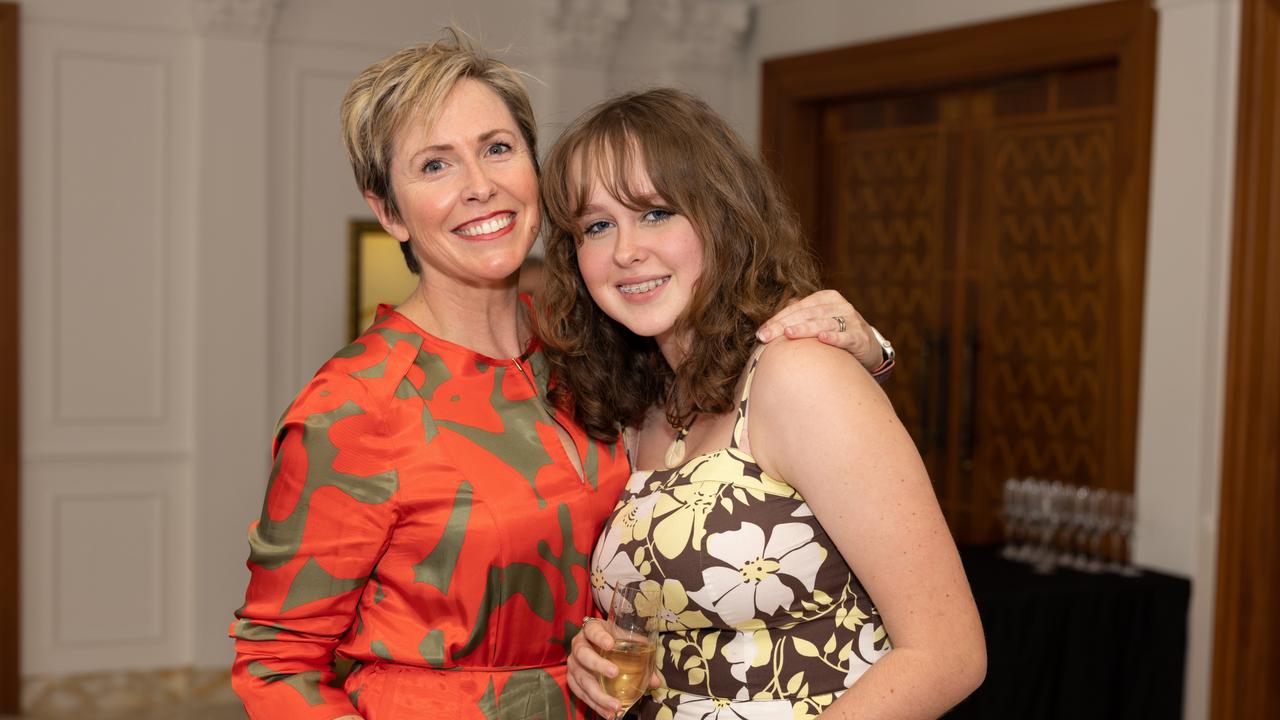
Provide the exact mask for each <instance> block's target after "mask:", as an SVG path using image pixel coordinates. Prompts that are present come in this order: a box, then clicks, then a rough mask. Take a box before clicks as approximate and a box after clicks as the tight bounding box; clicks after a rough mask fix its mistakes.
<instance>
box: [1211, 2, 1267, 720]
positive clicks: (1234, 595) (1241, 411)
mask: <svg viewBox="0 0 1280 720" xmlns="http://www.w3.org/2000/svg"><path fill="white" fill-rule="evenodd" d="M1243 6H1244V7H1243V15H1242V23H1241V29H1242V36H1241V44H1240V85H1239V87H1240V95H1239V115H1238V118H1237V123H1238V124H1237V132H1236V142H1237V146H1236V181H1235V193H1236V198H1235V228H1234V234H1235V242H1234V245H1235V247H1234V251H1233V257H1232V261H1231V321H1230V331H1229V335H1228V344H1227V384H1226V407H1225V423H1224V428H1223V449H1222V455H1223V458H1222V496H1221V503H1220V505H1221V516H1220V517H1219V519H1218V528H1219V535H1218V587H1217V602H1216V606H1215V613H1216V618H1215V624H1214V636H1213V638H1214V646H1213V694H1212V700H1211V704H1210V713H1211V715H1210V717H1212V718H1213V720H1234V719H1235V718H1274V717H1280V685H1277V684H1276V678H1277V677H1280V551H1277V548H1280V371H1277V369H1276V368H1277V367H1278V366H1280V363H1278V362H1277V360H1276V358H1277V357H1278V356H1280V0H1245V2H1244V3H1243Z"/></svg>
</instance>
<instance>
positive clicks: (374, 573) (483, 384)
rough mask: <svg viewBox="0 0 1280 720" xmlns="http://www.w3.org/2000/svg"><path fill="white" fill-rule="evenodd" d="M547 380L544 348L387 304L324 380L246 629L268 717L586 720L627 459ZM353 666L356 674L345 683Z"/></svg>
mask: <svg viewBox="0 0 1280 720" xmlns="http://www.w3.org/2000/svg"><path fill="white" fill-rule="evenodd" d="M547 374H548V368H547V366H546V364H545V361H544V358H543V356H542V354H541V352H540V351H539V350H538V348H537V345H536V341H534V342H533V343H531V346H530V348H529V351H528V352H527V353H526V355H524V356H522V357H521V358H514V359H493V358H488V357H484V356H482V355H479V354H477V353H475V352H473V351H471V350H468V349H466V348H463V347H460V346H457V345H454V344H452V343H449V342H446V341H444V340H440V339H438V338H435V337H432V336H430V335H428V334H426V333H425V332H423V331H422V330H420V329H418V328H417V326H415V325H413V324H412V323H411V322H410V321H409V320H407V319H406V318H404V317H403V316H401V315H399V314H397V313H395V312H394V311H390V310H389V309H384V310H383V311H382V314H381V316H380V319H379V320H378V321H377V322H376V323H375V324H374V326H373V327H372V328H371V329H370V330H369V331H368V332H367V333H366V334H365V335H363V336H362V337H361V338H359V339H358V340H357V341H356V342H355V343H353V344H352V345H350V346H349V347H347V348H346V349H344V350H343V351H341V352H339V353H338V354H337V355H336V356H335V357H334V358H333V359H331V360H330V361H329V362H328V363H326V364H325V365H324V367H322V368H321V369H320V371H319V372H318V373H317V374H316V376H315V377H314V378H313V379H312V380H311V382H310V383H308V384H307V386H306V387H305V388H304V389H303V390H302V392H301V393H300V394H299V395H298V397H297V399H296V400H295V401H294V402H293V404H292V406H291V407H290V408H289V410H288V412H286V414H285V416H284V417H283V418H282V420H281V423H280V427H279V429H278V431H277V433H276V439H275V443H274V448H273V454H274V458H275V464H274V468H273V470H272V473H271V480H270V484H269V486H268V489H267V496H266V500H265V502H264V505H263V510H262V516H261V519H260V520H259V521H258V522H256V523H255V524H254V525H253V526H252V527H251V528H250V533H249V541H250V550H251V553H250V558H249V568H250V570H251V572H252V578H251V580H250V583H249V588H248V591H247V592H246V596H245V604H244V606H243V607H242V608H241V609H240V610H239V611H237V613H236V616H237V618H238V620H237V622H235V623H234V624H233V625H232V628H231V634H232V635H233V636H234V637H235V638H236V660H235V664H234V668H233V684H234V685H235V688H236V690H237V692H238V693H239V694H240V696H241V698H242V699H243V700H244V703H245V707H246V709H247V710H248V712H249V715H250V717H253V718H290V719H294V718H316V719H317V720H330V719H331V718H335V717H339V716H342V715H344V714H350V713H359V714H361V715H362V716H364V717H365V718H368V719H369V720H377V719H378V718H405V717H451V718H452V717H458V718H486V719H488V720H496V719H497V718H503V719H504V720H506V719H507V718H535V717H543V718H547V720H556V719H558V718H567V717H581V716H583V715H584V714H585V713H584V712H583V711H582V710H581V709H580V708H581V706H578V705H575V704H574V701H573V700H572V698H571V697H570V695H569V694H568V693H567V691H566V690H565V678H564V662H565V654H566V651H567V648H568V646H569V641H570V639H572V637H573V635H574V633H576V632H577V631H578V629H579V625H580V624H581V622H582V618H583V616H584V615H587V614H590V613H591V612H592V598H591V592H590V587H589V584H588V582H589V581H588V575H587V563H588V559H589V558H588V555H589V553H590V549H591V547H592V544H593V542H594V540H595V538H596V536H597V535H598V534H599V531H600V528H601V526H602V525H603V523H604V520H605V518H607V517H608V516H609V513H610V511H611V510H612V508H613V505H614V503H615V501H616V500H617V497H618V494H619V492H620V490H621V488H622V485H623V484H624V483H625V481H626V476H627V471H628V465H627V461H626V458H625V457H624V455H623V453H622V452H620V450H619V448H618V447H617V446H609V445H604V444H601V443H597V442H595V441H592V440H590V439H589V438H588V437H587V436H586V434H585V432H584V431H583V430H582V429H581V428H579V427H578V426H576V425H575V424H574V423H573V421H572V419H571V416H569V415H568V414H566V413H564V412H562V411H554V410H552V409H551V408H549V407H548V405H547V404H546V401H545V396H546V383H547ZM557 425H559V426H560V427H562V428H564V430H565V431H567V432H568V434H569V435H570V436H571V437H572V440H573V445H574V451H575V452H576V453H577V455H578V457H577V465H578V466H581V467H582V468H583V470H584V471H585V472H584V473H583V474H581V475H580V474H579V472H578V470H577V469H576V467H575V463H574V462H572V461H571V460H570V458H569V456H568V454H567V452H566V449H565V446H564V444H563V443H562V442H561V440H560V437H559V435H558V434H557ZM335 654H336V655H338V656H342V657H347V658H352V659H354V660H355V661H356V669H355V670H354V671H353V672H352V673H351V675H350V677H349V678H348V679H347V681H346V685H345V688H342V689H339V688H337V687H332V686H331V684H330V683H331V682H332V681H333V679H334V670H333V667H332V661H333V658H334V656H335Z"/></svg>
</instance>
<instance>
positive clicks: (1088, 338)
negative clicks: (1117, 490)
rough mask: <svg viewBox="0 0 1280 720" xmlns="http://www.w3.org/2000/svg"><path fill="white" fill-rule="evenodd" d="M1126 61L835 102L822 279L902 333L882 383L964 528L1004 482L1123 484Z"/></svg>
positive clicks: (976, 531) (994, 500)
mask: <svg viewBox="0 0 1280 720" xmlns="http://www.w3.org/2000/svg"><path fill="white" fill-rule="evenodd" d="M1116 82H1117V73H1116V65H1115V63H1106V64H1101V65H1086V66H1082V67H1073V68H1067V69H1062V70H1054V71H1042V72H1038V73H1031V74H1024V75H1020V76H1017V77H1012V78H1004V79H997V80H995V81H992V82H988V83H983V84H981V85H971V86H962V87H954V88H948V89H944V90H937V91H932V92H925V93H908V94H902V95H897V96H894V95H890V96H887V97H885V96H880V97H872V98H855V99H846V100H841V101H838V102H833V103H830V104H828V105H827V106H826V107H825V108H824V109H823V128H824V133H823V149H822V152H821V153H820V155H821V156H822V157H823V158H825V159H826V160H827V161H826V163H825V165H824V173H823V178H822V180H821V182H820V183H819V186H820V187H823V188H825V193H826V195H825V197H824V199H823V200H822V201H821V203H820V211H819V212H820V216H819V217H820V222H821V224H822V226H823V227H825V228H827V232H825V233H824V234H823V235H822V236H821V237H820V238H818V239H817V242H816V244H817V247H818V252H819V255H820V257H821V258H822V261H823V267H824V271H825V272H826V278H825V279H826V281H827V282H828V283H829V284H830V285H831V286H832V287H835V288H838V289H839V290H841V291H842V292H844V293H846V294H847V296H848V297H850V298H852V299H853V300H854V302H855V304H856V305H857V306H858V307H859V308H862V310H863V312H864V314H866V315H867V316H868V317H870V318H872V319H874V321H875V323H876V324H877V326H879V327H880V328H881V329H882V330H883V331H884V332H886V333H889V334H890V335H891V337H893V338H894V342H895V344H896V345H897V347H898V349H899V350H898V351H899V354H900V357H902V359H903V362H902V363H901V364H900V368H901V370H900V372H899V374H898V376H897V377H896V378H895V380H894V382H893V383H890V385H889V387H888V388H887V391H888V393H889V395H890V397H891V398H892V399H893V400H894V404H895V407H896V408H897V410H898V412H899V415H900V416H901V417H902V418H903V422H904V423H905V424H906V426H907V428H908V429H909V430H910V431H911V433H912V436H913V438H914V439H915V440H916V444H917V446H918V447H919V448H920V451H921V454H922V455H923V456H924V458H925V464H926V465H927V466H928V468H929V471H930V474H931V476H932V477H933V478H934V481H935V484H936V486H937V488H938V493H939V498H940V500H941V502H942V504H943V508H944V510H945V511H946V513H947V517H948V520H949V522H950V523H951V526H952V529H953V531H954V532H955V533H956V534H957V536H958V537H959V538H961V539H962V540H964V541H966V542H988V541H993V540H996V539H998V537H999V527H998V526H997V521H998V518H997V517H996V516H995V513H994V510H995V508H997V507H998V506H999V501H1000V491H1001V485H1002V483H1003V481H1004V479H1005V478H1008V477H1022V476H1027V475H1034V476H1037V477H1049V478H1055V479H1060V480H1063V481H1065V482H1071V483H1076V484H1081V485H1090V486H1104V485H1111V486H1113V487H1114V486H1120V487H1123V485H1124V484H1123V483H1122V482H1120V479H1119V478H1108V477H1107V476H1106V475H1105V474H1104V472H1103V468H1104V466H1105V465H1106V463H1105V461H1104V458H1106V457H1107V456H1108V455H1109V454H1123V452H1124V450H1123V448H1120V447H1116V445H1115V442H1114V439H1115V438H1117V437H1118V436H1119V433H1118V432H1117V428H1115V427H1113V425H1114V422H1113V421H1114V420H1115V419H1116V417H1117V416H1116V415H1115V414H1114V413H1112V412H1110V410H1111V408H1108V407H1107V402H1106V399H1107V398H1108V397H1109V395H1108V391H1109V390H1114V389H1115V388H1117V387H1119V385H1120V383H1121V382H1122V381H1123V378H1121V377H1119V376H1118V375H1117V373H1116V372H1115V368H1116V363H1108V362H1106V361H1105V359H1106V358H1107V357H1108V356H1109V352H1108V351H1109V350H1111V353H1110V354H1111V355H1114V348H1111V347H1110V345H1111V340H1112V338H1113V337H1114V336H1115V335H1116V334H1118V332H1119V328H1116V327H1113V326H1112V325H1113V324H1112V323H1111V322H1110V320H1111V316H1110V315H1109V314H1108V313H1106V312H1104V308H1107V307H1109V306H1110V303H1111V300H1112V299H1113V298H1114V297H1115V296H1117V293H1116V292H1113V287H1112V286H1113V285H1114V282H1113V280H1114V279H1115V278H1116V266H1117V262H1116V252H1115V248H1116V247H1117V246H1118V245H1119V244H1120V243H1119V240H1118V238H1117V237H1116V223H1115V216H1114V208H1115V201H1114V195H1115V185H1116V177H1117V169H1116V162H1115V161H1116V157H1117V152H1116V150H1117V148H1116V143H1117V142H1118V140H1117V138H1118V132H1117V122H1118V116H1117V107H1116Z"/></svg>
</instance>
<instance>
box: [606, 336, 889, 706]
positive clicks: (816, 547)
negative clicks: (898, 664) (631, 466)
mask: <svg viewBox="0 0 1280 720" xmlns="http://www.w3.org/2000/svg"><path fill="white" fill-rule="evenodd" d="M762 350H763V348H761V349H758V350H757V351H756V352H755V353H754V354H753V355H752V358H751V361H750V362H749V363H748V373H747V379H746V381H745V383H744V388H743V392H742V398H741V400H740V402H739V405H738V421H737V424H736V425H735V426H734V431H733V441H732V442H731V444H730V446H729V447H727V448H724V449H722V450H716V451H713V452H710V453H706V454H703V455H699V456H697V457H694V458H692V459H690V460H689V461H688V462H686V463H684V464H683V465H681V466H680V467H677V468H672V469H670V470H656V471H636V472H634V473H632V474H631V478H630V480H629V481H628V483H627V486H626V488H625V489H624V490H623V493H622V497H621V499H620V500H619V501H618V505H617V507H616V508H615V509H614V511H613V516H612V517H611V518H610V519H609V522H608V523H607V524H606V525H605V531H604V533H603V534H602V535H601V537H600V539H599V540H598V541H597V543H596V547H595V553H594V555H593V558H592V572H591V582H592V587H593V589H594V591H595V594H596V602H597V603H598V605H599V606H600V607H608V600H609V593H610V591H609V589H608V587H609V584H611V583H614V582H617V581H620V580H633V579H640V580H643V581H644V585H645V596H646V598H647V600H648V601H649V602H652V603H655V604H656V603H661V604H662V610H661V614H662V617H663V627H662V636H661V640H660V644H659V648H658V669H659V672H660V673H661V674H662V677H663V687H661V688H660V689H658V690H656V691H654V692H653V693H652V694H651V695H650V697H649V698H646V699H644V700H642V701H641V702H640V703H639V704H637V706H636V708H635V711H637V712H639V714H640V716H641V717H642V718H646V719H651V718H652V719H663V720H685V719H686V718H688V719H690V720H692V719H694V718H696V719H698V720H704V719H705V720H711V719H713V718H717V719H721V720H728V719H730V718H745V719H749V720H793V718H807V717H814V716H816V715H817V714H818V713H820V712H822V710H823V709H824V708H825V707H827V706H828V705H830V704H831V703H832V702H833V701H834V700H835V699H836V697H838V696H839V694H840V693H841V692H843V691H844V690H845V688H848V687H849V686H850V685H852V684H853V682H854V681H855V680H857V679H858V677H859V676H860V675H861V674H862V673H863V672H865V671H866V669H867V668H869V667H871V664H872V663H874V662H875V661H876V660H877V659H878V658H880V657H881V656H883V655H884V654H885V653H887V652H888V651H889V638H888V637H887V635H886V633H885V629H884V624H883V622H882V620H881V618H880V615H879V613H877V612H876V608H875V605H874V604H872V602H871V598H870V597H868V596H867V593H866V591H865V590H864V589H863V587H862V584H861V583H860V582H859V581H858V578H857V577H855V576H854V574H853V571H852V570H851V569H850V568H849V565H848V564H847V563H846V562H845V561H844V558H843V557H842V556H841V555H840V551H839V550H838V549H837V548H836V546H835V544H834V543H833V542H832V541H831V539H830V538H829V537H827V534H826V532H825V531H824V530H823V528H822V525H821V524H819V523H818V521H817V519H816V518H815V517H814V515H813V512H812V511H811V510H810V508H809V506H808V504H806V503H805V501H804V498H803V497H801V496H800V493H799V492H797V491H796V490H795V489H794V488H792V487H791V486H789V485H787V484H786V483H783V482H779V481H778V480H775V479H773V478H770V477H769V476H768V475H766V474H765V473H764V471H763V470H761V468H760V466H759V465H757V464H756V462H755V460H754V459H753V458H752V457H751V456H750V455H749V454H747V453H745V452H743V451H742V450H741V449H739V445H740V444H741V442H742V433H743V432H744V430H745V427H746V420H747V402H748V396H749V394H750V389H751V380H752V377H753V376H754V373H755V367H756V363H757V362H758V360H759V356H760V352H761V351H762ZM850 502H857V499H856V498H850Z"/></svg>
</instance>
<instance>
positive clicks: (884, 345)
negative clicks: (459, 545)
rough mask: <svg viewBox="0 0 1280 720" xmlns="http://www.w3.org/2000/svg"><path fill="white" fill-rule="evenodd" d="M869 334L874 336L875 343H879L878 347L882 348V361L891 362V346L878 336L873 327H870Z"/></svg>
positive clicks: (877, 331) (878, 333)
mask: <svg viewBox="0 0 1280 720" xmlns="http://www.w3.org/2000/svg"><path fill="white" fill-rule="evenodd" d="M871 334H872V335H875V336H876V342H879V343H880V347H882V348H884V359H885V360H892V359H893V355H894V353H893V345H890V344H889V341H888V340H886V339H885V338H884V336H883V335H881V334H880V331H879V330H877V329H876V328H875V326H874V325H873V326H872V327H871Z"/></svg>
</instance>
